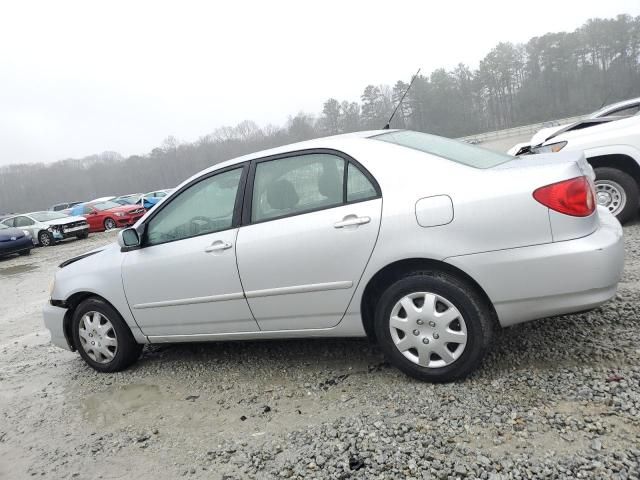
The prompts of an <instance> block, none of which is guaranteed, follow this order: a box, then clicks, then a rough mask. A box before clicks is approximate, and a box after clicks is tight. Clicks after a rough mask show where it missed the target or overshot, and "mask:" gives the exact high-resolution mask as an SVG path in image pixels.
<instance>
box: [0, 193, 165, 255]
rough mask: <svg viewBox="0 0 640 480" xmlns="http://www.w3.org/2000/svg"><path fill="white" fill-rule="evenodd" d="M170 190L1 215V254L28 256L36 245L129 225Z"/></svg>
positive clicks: (48, 244)
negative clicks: (39, 210)
mask: <svg viewBox="0 0 640 480" xmlns="http://www.w3.org/2000/svg"><path fill="white" fill-rule="evenodd" d="M170 192H171V190H157V191H154V192H149V193H145V194H142V193H137V194H131V195H123V196H121V197H113V196H111V197H102V198H96V199H94V200H91V201H89V202H77V201H74V202H62V203H57V204H55V205H53V206H51V207H50V208H49V210H47V211H41V212H30V213H21V214H11V215H4V216H1V217H0V228H2V230H1V232H0V256H3V255H9V254H12V253H20V254H25V255H26V254H28V253H29V252H30V251H31V248H33V247H34V246H36V245H39V246H42V247H48V246H51V245H53V244H55V243H56V242H58V241H60V240H64V239H66V238H71V237H76V238H78V239H83V238H87V237H88V236H89V233H90V232H101V231H104V230H111V229H114V228H121V227H129V226H131V225H133V224H134V223H136V222H137V221H138V219H139V218H141V217H142V216H143V215H144V214H145V212H146V211H147V210H149V209H150V208H152V207H153V206H155V204H156V203H158V202H159V201H160V199H161V198H163V197H165V196H166V195H167V194H168V193H170ZM27 246H28V248H27Z"/></svg>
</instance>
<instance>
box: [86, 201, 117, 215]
mask: <svg viewBox="0 0 640 480" xmlns="http://www.w3.org/2000/svg"><path fill="white" fill-rule="evenodd" d="M92 206H93V208H95V209H96V210H98V211H99V212H101V211H102V210H110V209H112V208H116V207H121V206H122V205H119V204H117V203H116V202H112V201H110V200H108V201H106V202H98V203H94V204H93V205H92Z"/></svg>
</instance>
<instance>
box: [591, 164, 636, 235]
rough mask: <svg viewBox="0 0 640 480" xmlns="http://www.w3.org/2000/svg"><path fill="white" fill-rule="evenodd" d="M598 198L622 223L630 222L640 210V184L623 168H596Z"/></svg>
mask: <svg viewBox="0 0 640 480" xmlns="http://www.w3.org/2000/svg"><path fill="white" fill-rule="evenodd" d="M595 174H596V181H595V184H596V199H597V201H598V205H602V206H603V207H605V208H606V209H607V210H609V212H611V214H612V215H614V216H615V217H616V218H617V219H618V220H619V221H620V223H625V222H628V221H629V220H631V219H632V218H633V216H634V215H635V214H636V212H637V210H638V202H639V199H638V184H637V183H636V181H635V180H634V179H633V177H632V176H631V175H629V174H627V173H625V172H623V171H622V170H618V169H617V168H610V167H601V168H596V169H595Z"/></svg>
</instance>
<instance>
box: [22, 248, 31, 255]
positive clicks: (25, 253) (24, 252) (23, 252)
mask: <svg viewBox="0 0 640 480" xmlns="http://www.w3.org/2000/svg"><path fill="white" fill-rule="evenodd" d="M20 255H31V249H29V250H23V251H21V252H20Z"/></svg>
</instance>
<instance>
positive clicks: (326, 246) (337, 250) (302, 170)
mask: <svg viewBox="0 0 640 480" xmlns="http://www.w3.org/2000/svg"><path fill="white" fill-rule="evenodd" d="M244 203H245V208H244V210H243V226H242V227H241V228H240V231H239V232H238V240H237V256H238V269H239V271H240V277H241V280H242V284H243V287H244V291H245V296H246V298H247V301H248V302H249V306H250V307H251V311H252V312H253V315H254V317H255V318H256V320H257V322H258V325H259V326H260V329H261V330H267V331H273V330H298V329H313V328H329V327H332V326H335V325H337V324H338V323H339V322H340V320H341V319H342V317H343V315H344V312H345V311H346V309H347V306H348V304H349V301H350V300H351V297H352V296H353V293H354V291H355V289H356V287H357V285H358V283H359V281H360V278H361V276H362V273H363V272H364V269H365V267H366V265H367V262H368V261H369V258H370V256H371V253H372V251H373V248H374V246H375V243H376V239H377V236H378V229H379V226H380V215H381V211H382V198H381V194H380V189H379V187H378V185H377V183H376V182H375V180H374V179H373V177H371V176H370V175H369V174H368V173H367V172H365V171H364V170H363V169H362V167H361V166H359V165H358V164H357V163H356V162H355V161H354V160H353V159H350V158H349V157H347V156H345V155H343V154H340V153H338V152H334V151H314V152H312V153H297V154H293V155H291V154H290V155H288V156H281V157H276V158H269V159H263V160H259V161H256V162H254V163H253V164H252V169H251V173H250V178H249V183H248V187H247V192H246V194H245V202H244Z"/></svg>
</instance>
